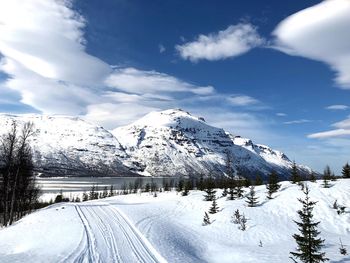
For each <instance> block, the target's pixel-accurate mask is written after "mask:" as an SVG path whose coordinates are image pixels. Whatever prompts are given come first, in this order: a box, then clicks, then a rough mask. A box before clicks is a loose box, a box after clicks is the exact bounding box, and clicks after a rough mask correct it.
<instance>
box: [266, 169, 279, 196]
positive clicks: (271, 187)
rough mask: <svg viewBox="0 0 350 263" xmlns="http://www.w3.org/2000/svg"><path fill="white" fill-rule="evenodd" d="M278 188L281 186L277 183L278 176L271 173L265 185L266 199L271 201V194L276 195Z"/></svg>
mask: <svg viewBox="0 0 350 263" xmlns="http://www.w3.org/2000/svg"><path fill="white" fill-rule="evenodd" d="M280 187H281V185H280V184H279V183H278V175H277V174H276V173H275V172H274V171H273V172H271V174H270V175H269V179H268V183H267V185H266V189H267V198H269V199H272V194H274V193H276V192H277V191H278V189H280Z"/></svg>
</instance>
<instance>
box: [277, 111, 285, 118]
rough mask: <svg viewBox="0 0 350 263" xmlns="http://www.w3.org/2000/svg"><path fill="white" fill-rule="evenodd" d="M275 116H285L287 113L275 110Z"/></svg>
mask: <svg viewBox="0 0 350 263" xmlns="http://www.w3.org/2000/svg"><path fill="white" fill-rule="evenodd" d="M276 116H278V117H285V116H287V114H286V113H283V112H277V113H276Z"/></svg>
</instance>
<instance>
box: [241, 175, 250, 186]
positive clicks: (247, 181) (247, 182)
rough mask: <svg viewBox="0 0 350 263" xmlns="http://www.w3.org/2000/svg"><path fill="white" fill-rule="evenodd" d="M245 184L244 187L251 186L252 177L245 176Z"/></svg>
mask: <svg viewBox="0 0 350 263" xmlns="http://www.w3.org/2000/svg"><path fill="white" fill-rule="evenodd" d="M243 185H244V187H249V186H251V185H252V180H250V178H248V177H245V178H244V179H243Z"/></svg>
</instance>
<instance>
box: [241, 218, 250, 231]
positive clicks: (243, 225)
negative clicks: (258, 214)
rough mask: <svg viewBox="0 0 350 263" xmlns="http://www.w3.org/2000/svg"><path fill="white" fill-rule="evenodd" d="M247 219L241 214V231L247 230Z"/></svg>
mask: <svg viewBox="0 0 350 263" xmlns="http://www.w3.org/2000/svg"><path fill="white" fill-rule="evenodd" d="M247 221H248V220H247V218H246V217H245V215H244V214H243V215H242V217H241V221H240V229H241V230H242V231H245V230H246V229H247Z"/></svg>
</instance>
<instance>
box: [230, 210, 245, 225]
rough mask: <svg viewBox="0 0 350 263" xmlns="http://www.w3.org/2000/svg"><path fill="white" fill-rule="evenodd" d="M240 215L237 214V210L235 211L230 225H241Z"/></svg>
mask: <svg viewBox="0 0 350 263" xmlns="http://www.w3.org/2000/svg"><path fill="white" fill-rule="evenodd" d="M241 217H242V216H241V214H240V213H239V210H238V209H237V210H236V211H235V212H234V213H233V216H232V217H231V218H232V223H234V224H240V223H241Z"/></svg>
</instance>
